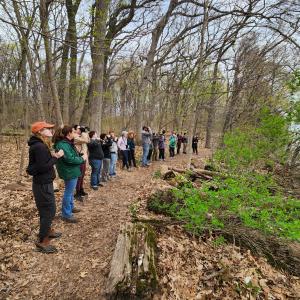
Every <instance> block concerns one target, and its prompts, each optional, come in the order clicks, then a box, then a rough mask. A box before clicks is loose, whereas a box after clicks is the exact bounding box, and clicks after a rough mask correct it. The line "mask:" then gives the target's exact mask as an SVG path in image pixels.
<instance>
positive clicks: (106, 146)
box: [102, 138, 112, 159]
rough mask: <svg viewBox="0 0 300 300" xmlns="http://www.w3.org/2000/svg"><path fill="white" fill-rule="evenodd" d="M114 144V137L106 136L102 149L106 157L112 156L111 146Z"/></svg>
mask: <svg viewBox="0 0 300 300" xmlns="http://www.w3.org/2000/svg"><path fill="white" fill-rule="evenodd" d="M111 145H112V139H110V138H106V139H105V140H104V141H103V142H102V150H103V153H104V158H109V159H110V158H111V156H110V146H111Z"/></svg>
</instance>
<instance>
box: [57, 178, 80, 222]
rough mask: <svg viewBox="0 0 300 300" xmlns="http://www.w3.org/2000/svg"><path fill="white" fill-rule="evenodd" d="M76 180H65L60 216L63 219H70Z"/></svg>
mask: <svg viewBox="0 0 300 300" xmlns="http://www.w3.org/2000/svg"><path fill="white" fill-rule="evenodd" d="M77 179H78V178H74V179H70V180H65V192H64V197H63V201H62V207H61V215H62V217H63V218H71V217H72V210H73V207H74V191H75V188H76V184H77Z"/></svg>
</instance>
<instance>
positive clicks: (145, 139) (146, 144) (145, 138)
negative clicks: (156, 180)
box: [142, 126, 152, 167]
mask: <svg viewBox="0 0 300 300" xmlns="http://www.w3.org/2000/svg"><path fill="white" fill-rule="evenodd" d="M151 135H152V131H151V128H150V127H147V126H143V128H142V146H143V156H142V167H148V166H149V164H148V160H147V157H148V154H149V149H150V143H151Z"/></svg>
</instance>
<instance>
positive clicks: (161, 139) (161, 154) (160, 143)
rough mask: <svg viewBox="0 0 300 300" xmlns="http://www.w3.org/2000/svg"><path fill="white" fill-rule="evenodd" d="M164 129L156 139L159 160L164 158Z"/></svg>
mask: <svg viewBox="0 0 300 300" xmlns="http://www.w3.org/2000/svg"><path fill="white" fill-rule="evenodd" d="M165 133H166V131H165V130H163V131H162V133H161V134H160V135H159V140H158V151H159V157H158V158H159V160H163V161H164V160H165V148H166V137H165Z"/></svg>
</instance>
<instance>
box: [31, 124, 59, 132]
mask: <svg viewBox="0 0 300 300" xmlns="http://www.w3.org/2000/svg"><path fill="white" fill-rule="evenodd" d="M54 126H55V125H54V124H49V123H46V122H43V121H41V122H35V123H33V124H32V125H31V132H32V133H37V132H39V131H40V130H41V129H43V128H53V127H54Z"/></svg>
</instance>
